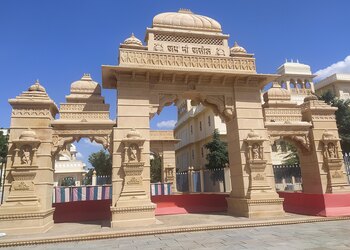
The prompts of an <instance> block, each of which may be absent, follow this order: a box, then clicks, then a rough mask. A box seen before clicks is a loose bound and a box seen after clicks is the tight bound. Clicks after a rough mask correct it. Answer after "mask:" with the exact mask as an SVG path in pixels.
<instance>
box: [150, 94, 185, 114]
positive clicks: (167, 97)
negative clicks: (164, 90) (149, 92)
mask: <svg viewBox="0 0 350 250" xmlns="http://www.w3.org/2000/svg"><path fill="white" fill-rule="evenodd" d="M177 100H178V96H177V95H175V94H155V95H153V96H151V100H150V102H151V105H150V111H149V113H150V119H152V118H153V117H154V115H155V114H156V113H157V114H158V115H159V114H160V113H161V112H162V110H163V108H164V107H165V106H170V105H171V104H173V103H175V102H176V101H177Z"/></svg>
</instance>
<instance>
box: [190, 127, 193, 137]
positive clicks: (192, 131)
mask: <svg viewBox="0 0 350 250" xmlns="http://www.w3.org/2000/svg"><path fill="white" fill-rule="evenodd" d="M190 130H191V135H192V134H193V128H192V125H191V129H190Z"/></svg>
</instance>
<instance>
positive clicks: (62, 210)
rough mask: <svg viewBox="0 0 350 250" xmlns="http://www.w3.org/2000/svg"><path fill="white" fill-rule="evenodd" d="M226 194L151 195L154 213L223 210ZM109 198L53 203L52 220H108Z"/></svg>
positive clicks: (109, 215)
mask: <svg viewBox="0 0 350 250" xmlns="http://www.w3.org/2000/svg"><path fill="white" fill-rule="evenodd" d="M226 197H228V194H180V195H158V196H152V198H151V200H152V202H153V203H155V204H157V208H156V211H155V213H156V215H165V214H186V213H208V212H225V211H226V210H227V203H226V199H225V198H226ZM110 206H111V200H98V201H75V202H66V203H54V204H53V207H54V208H55V212H54V215H53V217H54V221H55V222H56V223H58V222H83V221H94V220H110V218H111V211H110Z"/></svg>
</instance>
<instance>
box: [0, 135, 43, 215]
mask: <svg viewBox="0 0 350 250" xmlns="http://www.w3.org/2000/svg"><path fill="white" fill-rule="evenodd" d="M39 145H40V140H38V139H37V137H36V134H35V132H34V131H33V130H26V131H23V132H22V133H21V135H20V137H19V139H17V140H13V147H14V148H15V149H14V151H15V152H16V154H15V162H14V164H13V165H12V170H11V172H10V175H11V176H12V178H13V181H12V183H11V187H10V190H9V195H8V197H7V199H6V202H5V203H4V205H3V206H2V207H1V211H2V212H14V211H16V210H17V211H19V212H23V210H25V211H27V212H29V211H32V212H33V211H39V210H40V203H39V198H38V196H37V194H36V192H35V186H34V178H35V176H36V174H37V173H36V170H37V168H38V165H37V163H36V162H37V161H36V158H37V155H36V151H37V148H38V146H39ZM17 203H21V205H22V206H21V207H18V206H16V205H17Z"/></svg>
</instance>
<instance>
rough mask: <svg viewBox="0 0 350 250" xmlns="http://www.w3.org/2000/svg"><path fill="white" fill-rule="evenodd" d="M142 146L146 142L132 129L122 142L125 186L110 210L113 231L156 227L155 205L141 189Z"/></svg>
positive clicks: (122, 167)
mask: <svg viewBox="0 0 350 250" xmlns="http://www.w3.org/2000/svg"><path fill="white" fill-rule="evenodd" d="M144 143H145V139H144V138H141V135H140V133H139V132H137V131H136V130H135V129H132V130H131V131H130V132H129V133H128V134H127V135H126V137H125V138H124V139H123V140H122V147H123V149H122V156H121V159H122V163H121V170H122V171H123V173H124V174H123V176H124V183H123V188H122V190H121V193H120V196H119V199H118V200H117V202H116V204H115V206H112V207H111V212H112V223H111V224H112V227H124V226H132V225H147V224H154V223H155V217H154V210H155V208H156V205H155V204H153V203H151V202H150V199H149V196H148V194H147V193H146V191H145V189H144V186H143V177H142V173H143V170H144V167H145V159H144V158H143V145H144Z"/></svg>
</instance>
